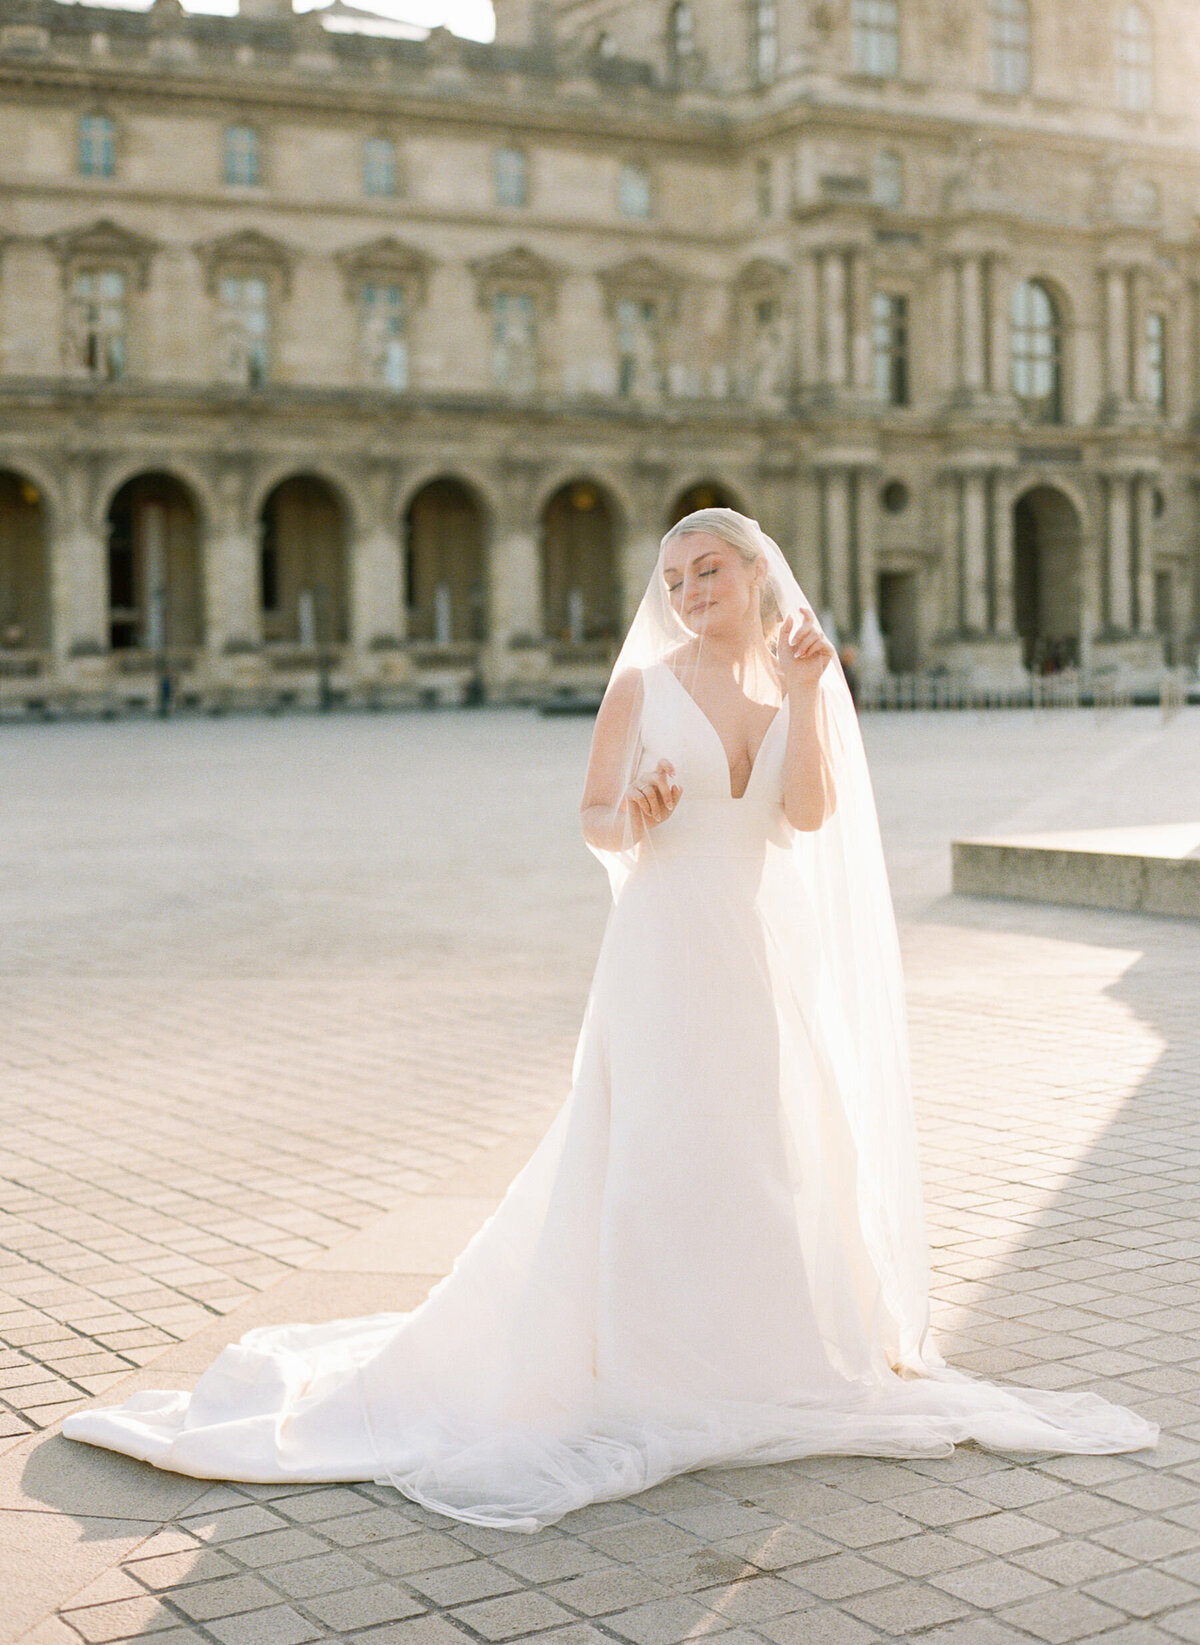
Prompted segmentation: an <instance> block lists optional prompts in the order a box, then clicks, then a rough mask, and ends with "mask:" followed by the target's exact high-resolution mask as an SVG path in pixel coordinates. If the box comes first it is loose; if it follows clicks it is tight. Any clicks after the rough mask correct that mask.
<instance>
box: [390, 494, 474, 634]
mask: <svg viewBox="0 0 1200 1645" xmlns="http://www.w3.org/2000/svg"><path fill="white" fill-rule="evenodd" d="M485 535H486V530H485V519H484V512H483V507H482V505H481V504H480V502H479V499H478V497H477V496H476V495H475V493H474V491H472V490H471V488H470V487H469V486H466V485H464V484H463V482H462V481H461V480H455V479H452V478H450V477H449V476H446V477H443V478H441V479H437V480H430V481H429V483H428V484H427V485H423V486H422V487H421V489H420V491H418V492H417V493H416V495H415V496H414V497H413V499H412V501H411V502H410V503H409V505H408V513H407V515H406V516H405V541H406V543H407V545H408V559H407V564H406V573H405V603H406V605H407V607H408V635H409V638H410V639H413V640H433V641H435V642H436V643H437V644H438V645H454V644H459V643H464V642H472V641H479V640H482V639H484V638H486V635H487V599H486V592H485V586H484V546H483V545H484V538H485Z"/></svg>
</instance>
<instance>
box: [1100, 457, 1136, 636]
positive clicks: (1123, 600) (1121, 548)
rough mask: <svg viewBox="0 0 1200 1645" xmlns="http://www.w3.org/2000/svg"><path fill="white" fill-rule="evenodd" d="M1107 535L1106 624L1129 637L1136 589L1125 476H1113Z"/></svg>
mask: <svg viewBox="0 0 1200 1645" xmlns="http://www.w3.org/2000/svg"><path fill="white" fill-rule="evenodd" d="M1105 488H1106V491H1107V496H1106V499H1105V502H1106V513H1107V529H1106V533H1105V537H1106V542H1105V548H1106V553H1105V566H1106V571H1107V579H1106V580H1107V591H1108V601H1107V610H1106V611H1105V614H1104V615H1105V620H1106V624H1107V626H1108V627H1109V628H1111V629H1115V630H1117V631H1118V632H1119V633H1128V632H1129V631H1130V630H1131V629H1132V627H1133V622H1132V599H1131V596H1132V585H1131V581H1130V551H1131V543H1130V536H1131V519H1130V495H1129V481H1128V479H1127V478H1126V477H1125V475H1123V474H1111V475H1109V477H1108V479H1107V481H1106V483H1105Z"/></svg>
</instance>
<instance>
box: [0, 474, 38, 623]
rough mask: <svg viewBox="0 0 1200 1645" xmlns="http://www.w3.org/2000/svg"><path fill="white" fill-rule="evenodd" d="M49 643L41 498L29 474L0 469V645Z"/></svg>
mask: <svg viewBox="0 0 1200 1645" xmlns="http://www.w3.org/2000/svg"><path fill="white" fill-rule="evenodd" d="M49 644H50V576H49V564H48V560H47V555H46V509H45V504H44V503H43V501H42V494H41V491H40V490H39V489H38V487H37V486H36V485H34V483H33V481H32V480H28V479H26V478H25V476H24V475H23V474H13V473H11V472H10V471H8V470H0V649H2V650H5V651H40V650H43V649H45V647H47V646H48V645H49Z"/></svg>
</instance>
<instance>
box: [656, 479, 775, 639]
mask: <svg viewBox="0 0 1200 1645" xmlns="http://www.w3.org/2000/svg"><path fill="white" fill-rule="evenodd" d="M702 532H703V533H704V534H706V535H707V536H710V537H719V538H720V539H721V541H722V542H723V543H728V544H729V546H730V548H732V549H733V550H734V551H735V552H736V554H737V556H738V558H739V559H740V560H741V561H742V563H743V564H744V565H749V566H752V565H756V564H757V563H758V561H759V560H766V559H767V556H766V555H765V554H764V553H763V550H762V547H761V545H760V542H759V539H760V538H761V536H762V528H761V527H760V526H759V524H758V522H757V521H756V520H752V519H750V517H749V516H748V515H746V514H739V513H738V511H737V509H736V508H698V509H696V510H695V511H694V512H693V513H691V514H685V515H684V517H683V519H682V520H677V521H676V522H675V524H674V525H673V526H672V527H671V528H670V530H669V531H667V533H666V534H665V535H664V537H663V540H662V543H661V544H660V553H665V552H666V547H667V544H668V543H673V542H674V541H675V540H676V538H678V537H697V536H699V535H700V534H701V533H702ZM767 565H768V570H769V569H770V562H769V561H767ZM759 614H760V615H761V617H762V625H763V633H764V634H765V635H766V637H767V639H768V640H771V639H773V638H774V636H775V633H776V631H777V629H778V628H779V625H780V623H781V622H782V621H783V613H782V612H781V611H780V609H779V602H778V600H777V599H776V598H775V590H774V589H773V588H772V586H771V580H770V577H768V578H767V581H766V582H765V583H764V584H763V589H762V597H761V599H760V602H759Z"/></svg>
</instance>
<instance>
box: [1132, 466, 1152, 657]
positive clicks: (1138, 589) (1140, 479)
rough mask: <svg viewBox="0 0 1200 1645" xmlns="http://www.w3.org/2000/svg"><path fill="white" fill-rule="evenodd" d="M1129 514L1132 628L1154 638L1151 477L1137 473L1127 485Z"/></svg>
mask: <svg viewBox="0 0 1200 1645" xmlns="http://www.w3.org/2000/svg"><path fill="white" fill-rule="evenodd" d="M1129 487H1130V492H1131V498H1130V513H1131V517H1132V520H1133V524H1134V532H1133V538H1134V554H1133V619H1134V622H1133V626H1134V627H1135V628H1136V630H1137V632H1138V633H1139V634H1144V635H1148V636H1152V635H1154V634H1155V633H1156V632H1157V630H1156V629H1155V626H1154V477H1153V475H1150V474H1136V475H1135V476H1134V477H1133V479H1132V480H1131V481H1130V482H1129Z"/></svg>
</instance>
